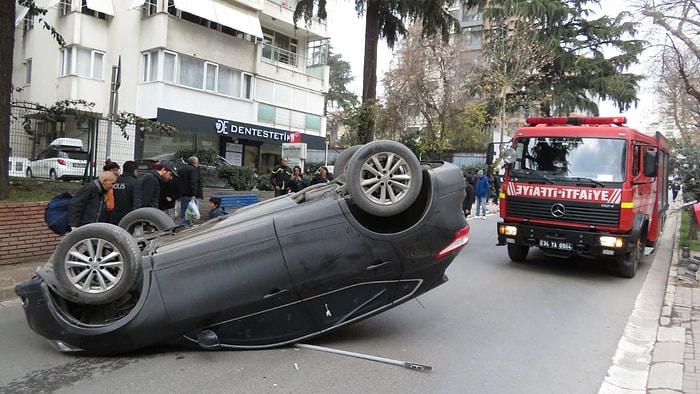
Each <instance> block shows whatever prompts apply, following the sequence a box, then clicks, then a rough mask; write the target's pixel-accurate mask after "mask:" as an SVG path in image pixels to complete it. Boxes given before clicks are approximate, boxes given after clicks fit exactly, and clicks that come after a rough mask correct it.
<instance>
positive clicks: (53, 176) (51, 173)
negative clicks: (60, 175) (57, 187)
mask: <svg viewBox="0 0 700 394" xmlns="http://www.w3.org/2000/svg"><path fill="white" fill-rule="evenodd" d="M49 179H50V180H52V181H55V180H56V170H54V169H51V170H50V171H49Z"/></svg>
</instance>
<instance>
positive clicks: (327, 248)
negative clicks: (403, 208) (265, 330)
mask: <svg viewBox="0 0 700 394" xmlns="http://www.w3.org/2000/svg"><path fill="white" fill-rule="evenodd" d="M344 204H345V202H344V201H343V200H334V199H330V198H327V199H320V200H317V201H313V202H307V203H304V204H301V205H300V206H298V207H295V208H293V209H290V210H289V212H281V213H280V214H279V215H278V216H277V217H276V218H275V229H276V231H277V233H278V236H279V242H280V245H281V247H282V252H283V254H284V260H285V262H286V264H287V268H288V270H289V272H290V275H291V276H292V281H293V282H294V288H295V290H296V292H297V293H298V294H299V297H300V298H301V299H302V300H303V302H304V306H305V307H306V308H307V310H308V311H309V314H310V315H311V317H312V318H313V320H314V322H316V324H318V327H319V329H320V330H327V329H329V328H331V327H333V326H337V325H339V324H344V323H347V322H349V321H352V320H356V319H358V318H360V317H362V316H365V315H367V314H370V313H372V312H375V311H377V310H380V309H382V308H385V307H388V306H390V305H391V304H392V303H393V301H394V299H395V294H396V288H397V285H398V280H399V278H400V277H401V273H402V264H401V261H400V260H399V258H398V256H397V254H396V253H395V251H394V249H393V247H392V244H391V243H390V242H389V241H388V236H386V235H381V234H376V233H371V232H369V231H367V230H366V229H362V228H358V227H357V226H356V225H353V224H351V223H350V222H349V221H348V220H347V219H346V217H345V214H344V212H343V209H342V206H344Z"/></svg>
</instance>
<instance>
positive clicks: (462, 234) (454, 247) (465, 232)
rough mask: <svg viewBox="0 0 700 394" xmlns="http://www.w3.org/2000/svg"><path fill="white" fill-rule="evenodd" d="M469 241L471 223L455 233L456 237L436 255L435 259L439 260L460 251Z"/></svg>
mask: <svg viewBox="0 0 700 394" xmlns="http://www.w3.org/2000/svg"><path fill="white" fill-rule="evenodd" d="M468 242H469V224H467V225H466V226H464V227H463V228H462V229H460V230H459V231H457V232H456V233H455V238H454V239H453V240H452V242H450V244H449V245H447V246H446V247H445V248H443V249H442V250H441V251H439V252H438V254H436V255H435V260H439V259H441V258H443V257H445V256H447V255H449V254H452V253H456V252H458V251H460V250H461V249H462V248H463V247H464V245H466V244H467V243H468Z"/></svg>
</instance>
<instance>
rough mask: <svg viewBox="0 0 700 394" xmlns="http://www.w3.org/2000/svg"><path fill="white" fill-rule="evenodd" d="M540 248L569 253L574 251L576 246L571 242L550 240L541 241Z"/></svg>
mask: <svg viewBox="0 0 700 394" xmlns="http://www.w3.org/2000/svg"><path fill="white" fill-rule="evenodd" d="M540 247H541V248H548V249H559V250H568V251H572V250H574V244H572V243H571V242H559V241H551V240H548V239H541V240H540Z"/></svg>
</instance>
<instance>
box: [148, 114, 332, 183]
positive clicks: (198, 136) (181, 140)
mask: <svg viewBox="0 0 700 394" xmlns="http://www.w3.org/2000/svg"><path fill="white" fill-rule="evenodd" d="M157 120H158V121H159V122H161V123H165V124H168V125H171V126H174V127H176V128H177V129H178V133H177V134H176V135H172V136H165V135H151V134H149V133H143V132H142V133H143V134H142V135H141V136H140V138H137V141H136V152H137V153H136V155H135V156H137V158H139V157H138V156H141V157H140V158H153V157H158V156H161V155H167V154H171V153H174V152H177V151H181V150H200V149H212V150H215V151H217V152H218V153H219V155H221V156H223V157H225V158H226V159H227V160H229V161H230V162H231V163H233V164H235V165H241V166H247V167H251V168H254V169H255V170H256V171H258V172H267V171H269V170H271V169H272V168H273V167H274V166H275V165H277V164H279V162H280V158H281V152H282V144H283V143H304V144H306V146H307V149H308V150H321V151H322V150H324V149H326V142H325V139H324V138H323V137H320V136H314V135H309V134H304V133H301V132H296V131H288V130H281V129H275V128H272V127H265V126H260V125H253V124H249V123H243V122H238V121H235V120H231V119H222V118H212V117H208V116H202V115H194V114H189V113H185V112H179V111H173V110H169V109H164V108H158V118H157Z"/></svg>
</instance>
